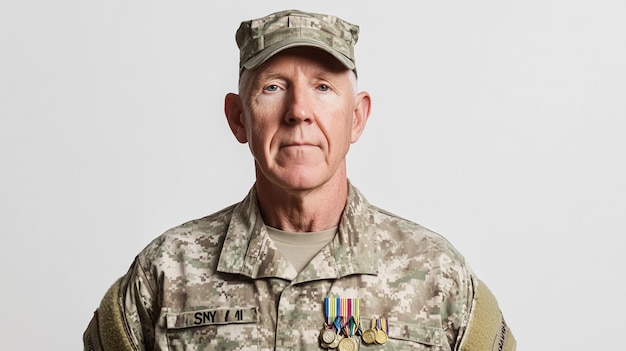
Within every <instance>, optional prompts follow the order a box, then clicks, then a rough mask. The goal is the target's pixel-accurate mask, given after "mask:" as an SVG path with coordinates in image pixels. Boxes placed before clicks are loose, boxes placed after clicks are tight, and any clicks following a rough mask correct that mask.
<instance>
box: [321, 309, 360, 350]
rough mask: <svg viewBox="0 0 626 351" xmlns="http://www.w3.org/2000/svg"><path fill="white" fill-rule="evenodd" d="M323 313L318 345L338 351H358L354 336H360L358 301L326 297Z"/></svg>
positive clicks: (357, 342)
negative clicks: (322, 325) (323, 320)
mask: <svg viewBox="0 0 626 351" xmlns="http://www.w3.org/2000/svg"><path fill="white" fill-rule="evenodd" d="M324 312H325V314H326V322H325V323H324V328H322V330H320V335H319V340H320V345H321V346H322V347H324V348H327V349H336V348H338V349H339V350H340V351H354V350H358V348H359V341H358V340H357V338H356V337H355V335H356V334H360V324H359V299H350V298H330V297H327V298H325V299H324Z"/></svg>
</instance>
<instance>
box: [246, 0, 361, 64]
mask: <svg viewBox="0 0 626 351" xmlns="http://www.w3.org/2000/svg"><path fill="white" fill-rule="evenodd" d="M358 37H359V27H358V26H357V25H354V24H351V23H348V22H346V21H344V20H342V19H340V18H338V17H335V16H331V15H324V14H317V13H310V12H302V11H298V10H288V11H280V12H276V13H273V14H271V15H268V16H265V17H262V18H258V19H253V20H250V21H244V22H241V25H240V26H239V29H238V30H237V33H236V35H235V39H236V41H237V46H238V47H239V68H240V71H241V70H243V69H244V68H245V69H254V68H255V67H257V66H259V65H260V64H262V63H263V62H265V61H266V60H267V59H268V58H269V57H271V56H273V55H274V54H276V53H277V52H279V51H281V50H284V49H287V48H289V47H294V46H313V47H317V48H320V49H323V50H325V51H327V52H328V53H330V54H332V55H333V56H335V57H336V58H337V59H338V60H339V61H340V62H341V63H343V64H344V65H345V66H346V67H347V68H348V69H351V70H354V69H355V64H354V45H355V44H356V42H357V40H358Z"/></svg>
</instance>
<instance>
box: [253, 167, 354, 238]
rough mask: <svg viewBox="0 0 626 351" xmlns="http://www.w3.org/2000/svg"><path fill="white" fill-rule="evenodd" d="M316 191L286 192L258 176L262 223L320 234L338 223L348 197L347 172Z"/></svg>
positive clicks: (294, 230) (258, 195)
mask: <svg viewBox="0 0 626 351" xmlns="http://www.w3.org/2000/svg"><path fill="white" fill-rule="evenodd" d="M337 173H338V174H336V175H335V176H334V177H333V178H332V179H330V180H329V181H328V182H326V183H325V184H323V185H321V186H319V187H316V188H314V189H304V190H303V189H295V190H294V189H285V188H282V187H280V186H278V185H276V184H274V183H271V182H270V181H269V180H268V179H266V178H265V177H262V176H258V175H257V182H256V190H257V197H258V201H259V207H260V209H261V214H262V215H263V220H264V221H265V223H266V224H267V225H269V226H271V227H274V228H278V229H281V230H285V231H290V232H317V231H322V230H326V229H330V228H333V227H336V226H337V225H338V224H339V221H340V219H341V216H342V214H343V210H344V208H345V206H346V201H347V198H348V179H347V177H346V174H345V171H339V172H337Z"/></svg>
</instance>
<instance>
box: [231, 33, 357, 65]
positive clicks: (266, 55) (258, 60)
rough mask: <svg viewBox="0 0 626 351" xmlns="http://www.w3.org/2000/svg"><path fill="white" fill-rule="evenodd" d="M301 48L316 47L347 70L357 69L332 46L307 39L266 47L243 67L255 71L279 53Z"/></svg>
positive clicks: (296, 39)
mask: <svg viewBox="0 0 626 351" xmlns="http://www.w3.org/2000/svg"><path fill="white" fill-rule="evenodd" d="M299 46H306V47H314V48H318V49H321V50H324V51H326V52H327V53H329V54H331V55H332V56H333V57H334V58H336V59H337V61H339V62H340V63H341V64H342V65H344V66H345V67H346V68H348V69H350V70H354V69H355V67H356V66H355V64H354V62H353V61H352V60H351V59H349V58H348V57H346V56H345V55H343V54H342V53H340V52H338V51H337V50H335V49H333V48H332V47H331V46H330V45H327V44H325V43H322V42H319V41H316V40H311V39H306V38H291V39H286V40H282V41H281V42H280V43H277V44H274V45H270V46H268V47H266V48H265V49H263V50H261V51H260V52H259V53H257V54H256V55H254V56H252V57H251V58H250V59H249V60H248V61H246V62H245V63H244V64H243V65H242V68H245V69H249V70H252V69H255V68H257V67H259V66H260V65H262V64H263V63H264V62H265V61H267V60H269V59H270V58H271V57H272V56H274V55H276V54H278V53H279V52H281V51H283V50H286V49H289V48H295V47H299Z"/></svg>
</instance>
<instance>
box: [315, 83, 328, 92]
mask: <svg viewBox="0 0 626 351" xmlns="http://www.w3.org/2000/svg"><path fill="white" fill-rule="evenodd" d="M317 89H318V90H319V91H328V90H330V87H329V86H328V85H326V84H320V85H318V86H317Z"/></svg>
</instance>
